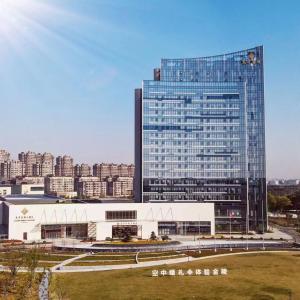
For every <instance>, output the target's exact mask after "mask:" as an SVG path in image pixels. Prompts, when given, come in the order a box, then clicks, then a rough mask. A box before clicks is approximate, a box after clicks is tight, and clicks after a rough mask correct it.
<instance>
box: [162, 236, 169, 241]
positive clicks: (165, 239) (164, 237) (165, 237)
mask: <svg viewBox="0 0 300 300" xmlns="http://www.w3.org/2000/svg"><path fill="white" fill-rule="evenodd" d="M161 239H162V240H163V241H169V240H170V238H169V237H168V236H167V235H162V237H161Z"/></svg>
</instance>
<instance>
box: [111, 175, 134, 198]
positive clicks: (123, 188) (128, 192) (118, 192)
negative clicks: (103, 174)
mask: <svg viewBox="0 0 300 300" xmlns="http://www.w3.org/2000/svg"><path fill="white" fill-rule="evenodd" d="M107 194H108V195H110V196H113V197H131V196H132V195H133V178H132V177H120V176H115V177H110V178H108V179H107Z"/></svg>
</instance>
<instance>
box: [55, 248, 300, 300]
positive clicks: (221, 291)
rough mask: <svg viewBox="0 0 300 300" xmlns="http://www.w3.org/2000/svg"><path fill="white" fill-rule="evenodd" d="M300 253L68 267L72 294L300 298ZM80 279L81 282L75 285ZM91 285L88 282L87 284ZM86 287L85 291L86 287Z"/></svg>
mask: <svg viewBox="0 0 300 300" xmlns="http://www.w3.org/2000/svg"><path fill="white" fill-rule="evenodd" d="M222 267H226V268H227V269H228V275H227V276H216V277H214V276H207V277H205V276H176V277H169V276H166V277H158V278H155V277H151V271H152V270H153V269H158V270H162V269H166V270H168V269H189V268H191V269H196V268H200V269H203V268H209V269H213V268H222ZM299 270H300V253H299V252H296V251H294V252H292V251H291V252H280V253H277V252H273V253H261V254H254V253H249V254H245V255H233V256H226V257H220V258H210V259H206V260H202V261H194V262H189V263H182V264H178V265H171V266H166V265H164V266H160V267H153V268H142V269H128V270H115V271H105V272H90V273H84V276H83V275H82V273H64V274H55V275H54V276H55V277H56V278H57V279H58V280H59V281H60V282H61V283H62V284H61V289H63V291H62V292H63V294H64V295H65V296H66V299H67V298H68V299H76V300H77V299H79V300H80V299H106V300H110V299H113V300H118V299H122V300H123V299H199V300H200V299H201V300H205V299H207V300H208V299H220V300H221V299H222V300H227V299H228V300H229V299H230V300H232V299H249V300H272V299H276V300H277V299H278V300H281V299H282V300H287V299H295V300H296V299H300V285H299V282H300V272H299ZM74 282H76V284H75V285H74ZM87 286H88V288H86V287H87ZM83 291H84V292H83Z"/></svg>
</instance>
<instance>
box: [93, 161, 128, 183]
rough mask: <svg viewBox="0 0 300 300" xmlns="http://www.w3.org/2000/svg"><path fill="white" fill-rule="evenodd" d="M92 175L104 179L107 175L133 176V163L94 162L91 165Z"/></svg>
mask: <svg viewBox="0 0 300 300" xmlns="http://www.w3.org/2000/svg"><path fill="white" fill-rule="evenodd" d="M93 176H97V177H99V178H100V179H101V180H104V179H105V178H107V177H115V176H122V177H134V165H126V164H120V165H117V164H105V163H101V164H94V165H93Z"/></svg>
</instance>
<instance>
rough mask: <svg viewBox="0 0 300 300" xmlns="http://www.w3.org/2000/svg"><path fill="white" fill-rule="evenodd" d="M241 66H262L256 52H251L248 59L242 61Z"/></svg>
mask: <svg viewBox="0 0 300 300" xmlns="http://www.w3.org/2000/svg"><path fill="white" fill-rule="evenodd" d="M241 64H243V65H249V64H250V65H256V64H260V60H259V59H257V57H256V55H255V52H254V51H249V52H248V55H247V58H246V59H242V60H241Z"/></svg>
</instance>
